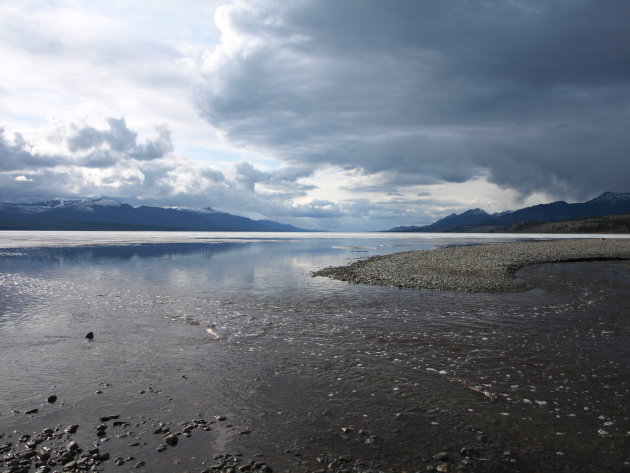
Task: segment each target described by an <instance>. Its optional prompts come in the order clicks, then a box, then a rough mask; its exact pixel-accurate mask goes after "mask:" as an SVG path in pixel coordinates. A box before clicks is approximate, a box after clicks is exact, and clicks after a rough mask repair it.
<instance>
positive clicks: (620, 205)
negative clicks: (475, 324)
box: [388, 192, 630, 233]
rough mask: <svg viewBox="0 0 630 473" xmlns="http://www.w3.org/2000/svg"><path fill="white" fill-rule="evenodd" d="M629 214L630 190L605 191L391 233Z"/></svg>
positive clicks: (503, 227) (505, 227) (491, 228)
mask: <svg viewBox="0 0 630 473" xmlns="http://www.w3.org/2000/svg"><path fill="white" fill-rule="evenodd" d="M621 214H630V193H619V192H604V193H603V194H601V195H599V196H597V197H595V198H594V199H591V200H589V201H587V202H581V203H575V204H568V203H566V202H564V201H558V202H552V203H550V204H540V205H534V206H531V207H525V208H522V209H519V210H515V211H508V212H501V213H494V214H490V213H488V212H486V211H485V210H482V209H479V208H476V209H471V210H467V211H465V212H463V213H461V214H454V213H453V214H451V215H449V216H447V217H444V218H442V219H440V220H438V221H436V222H434V223H432V224H430V225H424V226H408V227H395V228H392V229H390V230H388V231H390V232H440V233H442V232H512V231H522V230H525V229H527V228H532V227H534V226H535V225H539V224H543V223H545V222H562V221H569V220H580V219H587V218H591V217H602V216H610V215H621Z"/></svg>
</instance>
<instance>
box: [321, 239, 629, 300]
mask: <svg viewBox="0 0 630 473" xmlns="http://www.w3.org/2000/svg"><path fill="white" fill-rule="evenodd" d="M608 259H630V239H597V240H595V239H593V240H557V241H536V242H511V243H494V244H488V245H475V246H458V247H446V248H439V249H436V250H429V251H407V252H402V253H396V254H392V255H386V256H374V257H371V258H368V259H365V260H361V261H357V262H355V263H352V264H350V265H347V266H338V267H329V268H324V269H321V270H319V271H315V272H314V273H313V276H327V277H330V278H333V279H339V280H341V281H348V282H352V283H359V284H371V285H378V286H396V287H405V288H417V289H433V290H442V291H467V292H505V291H522V290H526V289H528V287H527V285H526V284H525V283H524V282H523V281H521V280H519V279H517V277H516V276H515V273H516V271H517V270H518V269H520V268H522V267H524V266H529V265H532V264H541V263H558V262H571V261H595V260H608Z"/></svg>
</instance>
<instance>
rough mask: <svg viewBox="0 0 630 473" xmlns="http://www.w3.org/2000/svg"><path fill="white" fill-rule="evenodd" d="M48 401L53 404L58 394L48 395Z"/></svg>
mask: <svg viewBox="0 0 630 473" xmlns="http://www.w3.org/2000/svg"><path fill="white" fill-rule="evenodd" d="M46 401H48V403H49V404H53V403H55V402H57V396H55V395H54V394H53V395H52V396H48V397H47V398H46Z"/></svg>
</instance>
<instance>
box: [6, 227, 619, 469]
mask: <svg viewBox="0 0 630 473" xmlns="http://www.w3.org/2000/svg"><path fill="white" fill-rule="evenodd" d="M62 233H63V232H54V233H49V238H48V239H46V232H32V233H29V232H20V233H19V234H18V233H14V232H4V233H3V234H0V246H4V247H5V249H2V250H0V251H1V256H0V353H1V356H2V363H1V365H0V380H1V386H2V389H1V390H0V433H5V434H7V435H10V433H11V432H12V431H16V432H17V433H16V434H14V435H18V434H22V433H34V432H38V431H41V429H42V428H45V427H50V426H55V425H64V424H69V423H77V424H79V425H85V426H88V425H89V426H90V427H86V428H85V429H83V431H82V430H80V431H79V433H78V434H77V435H78V436H79V437H78V438H79V439H81V440H82V441H83V442H84V443H88V442H93V441H95V437H94V431H93V430H90V429H93V427H91V426H92V425H94V423H95V421H96V420H97V419H98V417H99V416H102V415H106V414H107V413H113V412H116V413H119V414H120V415H121V416H122V417H124V418H126V419H128V420H129V421H130V422H131V423H132V425H133V426H134V428H133V431H132V432H131V436H132V437H134V438H136V439H138V440H141V442H138V443H139V445H136V446H134V447H129V445H130V444H131V443H132V442H131V441H130V440H129V438H127V437H126V436H124V437H122V438H118V437H112V439H111V441H110V442H109V444H108V445H109V448H111V449H113V451H115V450H116V449H118V450H120V451H124V452H125V453H124V454H123V453H121V456H125V455H129V451H131V452H132V453H131V454H133V455H134V457H135V458H142V460H143V461H145V462H146V467H145V469H146V470H147V471H158V472H159V471H164V472H167V471H201V470H202V469H203V468H205V467H207V466H208V465H211V464H212V461H213V456H214V455H218V454H225V453H227V452H229V453H232V454H234V453H242V454H244V455H245V456H248V457H251V456H253V455H256V454H259V455H260V456H259V457H258V458H263V459H264V460H265V461H267V462H268V463H269V464H270V465H272V466H273V467H274V470H275V471H316V470H319V469H322V470H325V469H326V466H327V463H328V461H329V460H330V459H331V458H335V456H339V455H348V458H351V459H352V463H348V465H347V466H346V468H347V469H349V471H351V470H350V469H351V468H354V470H352V471H367V469H366V468H368V467H367V466H365V465H368V466H370V468H374V469H375V471H377V470H379V469H380V470H382V471H403V470H405V469H406V470H407V471H416V470H418V471H424V470H426V466H427V465H431V464H434V463H435V462H433V463H431V462H432V457H433V455H435V454H436V453H438V452H441V451H449V452H454V453H453V455H454V456H457V454H458V453H457V452H459V451H460V450H461V448H463V447H471V446H473V447H475V448H477V449H479V451H480V452H481V453H480V455H481V456H482V457H483V456H484V455H485V456H486V457H487V458H482V460H476V462H472V463H471V464H469V465H467V466H466V468H467V470H468V471H628V462H629V461H630V449H629V448H628V447H629V446H630V442H629V441H630V421H629V419H628V417H629V416H630V403H629V399H630V398H629V386H630V384H629V383H630V380H629V375H630V368H629V365H628V362H629V361H630V326H629V324H628V316H629V314H630V302H629V301H630V298H629V297H628V296H629V295H630V265H629V264H628V262H619V261H616V262H600V263H570V264H554V265H542V266H534V267H530V268H526V269H524V270H521V271H520V272H519V277H525V278H527V279H528V280H529V281H530V282H533V283H534V285H535V286H536V289H534V290H531V291H527V292H521V293H508V294H461V293H453V292H431V291H419V290H401V289H398V288H390V287H368V286H361V285H349V284H347V283H343V282H339V281H333V280H329V279H326V278H313V277H311V276H310V272H311V271H313V270H316V269H319V268H322V267H325V266H329V265H340V264H345V263H347V262H350V261H353V260H356V259H357V258H363V257H367V256H372V255H376V254H385V253H392V252H397V251H404V250H411V249H430V248H435V247H438V246H443V245H451V244H472V243H485V242H490V241H495V240H499V239H497V238H488V237H487V236H480V235H475V236H465V235H447V236H444V235H432V236H429V235H390V234H364V235H339V234H309V235H303V234H266V235H260V234H219V235H217V234H179V235H177V234H160V235H164V236H162V237H158V236H157V235H158V234H150V233H147V234H144V236H143V235H139V234H134V233H123V232H108V233H105V232H104V233H76V234H67V233H63V234H62ZM528 237H541V236H532V235H530V236H528ZM508 238H510V239H514V238H523V236H522V235H519V236H517V237H516V236H510V237H508ZM142 241H149V242H152V243H150V244H146V243H145V244H142V243H141V242H142ZM38 242H39V245H42V244H48V245H49V246H47V247H41V246H39V245H38ZM51 242H54V245H57V246H50V245H51ZM63 245H65V246H63ZM89 331H93V332H94V334H95V338H94V340H93V341H92V342H88V341H86V340H85V338H84V335H85V334H86V333H87V332H89ZM50 394H55V395H57V396H58V398H59V401H58V402H57V403H55V404H48V403H46V401H45V400H46V397H47V396H48V395H50ZM495 398H496V401H495V402H492V400H493V399H495ZM34 407H36V408H39V412H38V413H37V414H36V415H32V416H27V415H25V414H24V411H26V410H27V409H31V408H34ZM217 415H224V416H226V417H227V419H228V422H229V424H226V422H217V423H216V425H214V426H213V430H212V431H210V432H201V433H195V434H194V435H193V436H192V437H191V438H190V439H185V441H182V442H180V444H179V445H178V446H177V447H176V448H172V449H169V450H168V451H166V452H162V453H159V454H156V453H155V448H156V446H157V445H158V444H159V443H160V439H159V438H158V437H159V436H156V435H153V434H152V433H151V432H152V430H153V429H154V428H155V427H154V426H155V424H156V423H157V422H161V421H163V422H173V423H181V422H183V421H189V420H191V419H195V418H198V417H199V416H202V417H204V418H206V419H214V416H217ZM228 426H229V427H228ZM241 432H250V433H247V434H242V433H241ZM18 436H19V435H18ZM134 449H135V450H134ZM506 452H507V453H506ZM486 460H487V462H486V463H484V461H486ZM362 465H363V466H362ZM453 467H454V465H453ZM101 468H102V469H103V470H104V471H119V470H118V468H119V467H117V466H115V465H114V464H113V463H111V462H110V463H109V464H108V463H104V464H102V465H101ZM361 468H363V469H361Z"/></svg>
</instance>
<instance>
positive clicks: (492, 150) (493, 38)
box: [196, 0, 630, 198]
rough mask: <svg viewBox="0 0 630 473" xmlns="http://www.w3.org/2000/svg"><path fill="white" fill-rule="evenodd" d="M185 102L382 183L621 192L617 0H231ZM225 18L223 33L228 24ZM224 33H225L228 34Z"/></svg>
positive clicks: (226, 127) (629, 140)
mask: <svg viewBox="0 0 630 473" xmlns="http://www.w3.org/2000/svg"><path fill="white" fill-rule="evenodd" d="M226 11H227V12H228V13H227V25H228V27H224V28H225V31H224V33H226V36H225V42H226V44H225V47H224V48H218V49H217V50H216V51H215V52H214V54H213V56H212V59H211V61H210V62H209V63H208V64H207V65H206V69H205V71H204V72H205V76H204V77H205V79H204V80H203V81H202V82H201V83H200V84H199V85H198V87H197V93H196V102H197V105H198V107H199V109H200V111H201V113H202V115H203V116H204V117H205V118H206V119H207V120H208V121H209V122H210V123H211V124H212V125H214V126H215V127H217V128H218V129H220V130H222V131H223V132H224V133H225V134H226V136H227V138H228V139H229V140H231V141H232V142H234V143H236V144H242V145H245V144H246V145H248V146H255V147H258V148H259V149H261V150H264V151H266V152H270V153H272V154H274V155H275V156H278V157H280V158H281V159H283V160H284V161H285V162H287V163H289V164H292V165H294V166H299V167H300V168H301V169H303V170H304V169H315V168H317V167H318V166H321V165H322V164H326V163H330V164H336V165H340V166H342V167H344V168H360V169H363V170H365V172H367V173H376V172H379V171H385V170H387V171H390V173H388V176H391V177H390V181H389V182H384V183H383V184H384V185H386V186H390V188H391V189H395V188H396V186H405V185H412V184H427V183H435V182H440V181H448V182H462V181H466V180H469V179H471V178H473V177H475V176H479V175H481V174H484V173H489V176H490V180H491V181H493V182H495V183H497V184H499V185H501V186H504V187H508V188H513V189H516V190H518V191H520V192H521V193H522V194H523V195H528V194H530V193H532V192H535V191H544V192H547V193H548V194H550V195H555V196H557V197H564V198H571V197H573V198H580V197H588V196H592V194H594V193H597V192H600V191H602V190H605V189H611V190H625V191H627V190H628V188H627V185H628V184H627V176H628V175H630V159H628V155H627V153H628V149H630V133H628V130H627V118H628V117H627V113H628V110H629V109H630V79H629V78H630V61H628V58H629V57H630V41H629V37H630V36H629V33H628V28H627V18H630V3H629V2H624V1H618V0H577V1H575V0H554V1H547V0H544V1H543V0H523V1H519V0H513V1H508V2H506V1H504V0H488V1H484V2H471V1H465V0H460V1H452V2H450V1H449V2H423V1H422V2H420V1H415V0H413V1H412V0H409V1H407V0H396V1H394V2H379V1H368V2H366V1H359V0H346V1H343V2H339V1H334V0H317V1H315V0H310V1H309V0H302V1H298V2H283V1H277V2H255V1H251V2H250V1H246V2H240V3H239V4H238V6H236V7H234V6H233V7H230V9H229V10H226ZM227 33H229V34H227ZM228 42H229V44H228Z"/></svg>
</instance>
